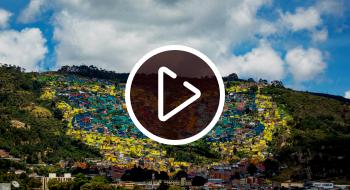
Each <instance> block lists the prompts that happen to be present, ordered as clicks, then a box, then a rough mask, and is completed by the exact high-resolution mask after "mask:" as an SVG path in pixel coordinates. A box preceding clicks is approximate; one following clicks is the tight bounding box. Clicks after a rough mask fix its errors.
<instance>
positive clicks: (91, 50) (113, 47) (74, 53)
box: [54, 0, 274, 72]
mask: <svg viewBox="0 0 350 190" xmlns="http://www.w3.org/2000/svg"><path fill="white" fill-rule="evenodd" d="M269 3H270V1H269V0H258V1H252V0H245V1H229V0H228V1H222V2H221V3H217V2H214V1H210V0H208V1H203V0H194V1H171V2H169V1H156V0H153V1H152V0H150V1H145V3H132V2H128V1H123V2H122V3H121V2H119V1H107V2H106V3H100V2H98V1H92V0H91V1H88V0H86V1H79V0H77V1H68V0H60V1H59V2H56V4H57V5H56V7H58V8H56V10H55V12H56V13H55V21H54V28H55V30H54V38H55V40H56V41H57V42H58V45H57V47H56V53H57V63H58V65H59V66H60V65H73V64H76V65H78V64H82V63H85V64H88V65H89V64H94V65H97V66H100V67H103V68H108V69H112V70H117V71H121V72H129V71H130V70H131V68H132V66H133V65H134V64H135V63H136V61H137V60H138V59H139V58H141V57H142V56H143V55H144V54H145V53H147V52H148V51H150V50H152V49H154V48H157V47H159V46H162V45H169V44H183V45H187V46H191V47H194V48H196V49H198V50H200V51H202V52H203V53H205V54H207V55H208V56H209V57H210V58H211V59H212V60H213V61H214V62H215V63H216V64H220V62H221V61H222V57H227V58H228V59H229V58H230V57H231V56H232V53H231V50H232V47H233V46H235V45H237V44H238V43H240V42H243V41H245V40H249V39H254V38H255V36H254V35H255V34H256V33H273V32H274V29H273V28H272V27H271V26H268V23H267V22H266V21H264V20H261V19H258V18H256V13H257V11H258V10H259V9H260V8H261V7H262V6H264V5H268V4H269ZM199 7H200V8H199ZM150 10H151V11H150ZM160 15H161V16H160ZM260 26H261V28H262V30H261V31H260V30H259V31H257V30H256V29H255V28H256V27H259V28H260Z"/></svg>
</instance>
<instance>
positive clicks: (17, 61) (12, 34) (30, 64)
mask: <svg viewBox="0 0 350 190" xmlns="http://www.w3.org/2000/svg"><path fill="white" fill-rule="evenodd" d="M45 43H46V40H45V39H44V37H43V36H42V33H41V31H40V30H39V29H37V28H29V29H24V30H22V31H15V30H6V31H0V63H6V64H11V65H18V66H20V67H22V68H25V69H26V70H27V71H38V70H39V66H38V63H39V62H40V61H41V60H43V59H44V56H45V53H46V52H47V48H46V46H45Z"/></svg>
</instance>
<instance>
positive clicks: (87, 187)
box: [50, 182, 113, 190]
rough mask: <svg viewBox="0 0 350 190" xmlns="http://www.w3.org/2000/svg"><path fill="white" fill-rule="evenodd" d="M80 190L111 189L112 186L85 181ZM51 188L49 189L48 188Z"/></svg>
mask: <svg viewBox="0 0 350 190" xmlns="http://www.w3.org/2000/svg"><path fill="white" fill-rule="evenodd" d="M80 189H81V190H91V189H94V190H112V189H113V188H112V186H110V185H108V184H103V183H96V182H93V183H87V184H85V185H83V186H82V187H81V188H80ZM50 190H51V189H50Z"/></svg>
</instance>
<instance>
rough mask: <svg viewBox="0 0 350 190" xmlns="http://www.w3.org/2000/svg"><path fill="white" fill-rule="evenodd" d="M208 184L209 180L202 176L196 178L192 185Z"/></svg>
mask: <svg viewBox="0 0 350 190" xmlns="http://www.w3.org/2000/svg"><path fill="white" fill-rule="evenodd" d="M206 182H207V179H205V178H204V177H202V176H195V177H194V178H193V179H192V185H193V186H203V185H204V184H205V183H206Z"/></svg>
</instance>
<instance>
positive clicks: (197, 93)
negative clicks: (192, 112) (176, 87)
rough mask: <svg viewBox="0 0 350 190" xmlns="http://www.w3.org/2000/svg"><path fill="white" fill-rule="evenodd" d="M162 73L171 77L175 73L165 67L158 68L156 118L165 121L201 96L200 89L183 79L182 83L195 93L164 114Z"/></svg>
mask: <svg viewBox="0 0 350 190" xmlns="http://www.w3.org/2000/svg"><path fill="white" fill-rule="evenodd" d="M164 73H166V74H168V75H169V76H171V77H172V78H174V79H175V78H176V76H177V75H176V74H175V73H174V72H172V71H171V70H170V69H168V68H167V67H161V68H160V69H159V70H158V119H159V120H161V121H166V120H168V119H169V118H171V117H172V116H174V115H175V114H177V113H178V112H179V111H181V110H183V109H184V108H186V107H187V106H188V105H190V104H191V103H193V102H194V101H196V100H197V99H198V98H199V97H200V96H201V91H200V90H199V89H198V88H196V87H194V86H192V85H191V84H190V83H189V82H187V81H185V82H184V83H183V85H184V86H185V87H186V88H188V89H189V90H191V91H192V92H193V93H194V94H195V95H194V96H192V97H191V98H190V99H188V100H186V101H185V102H184V103H182V104H181V105H179V106H178V107H176V108H175V109H173V110H172V111H170V112H169V113H168V114H166V115H164Z"/></svg>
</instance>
